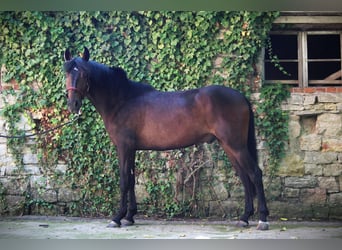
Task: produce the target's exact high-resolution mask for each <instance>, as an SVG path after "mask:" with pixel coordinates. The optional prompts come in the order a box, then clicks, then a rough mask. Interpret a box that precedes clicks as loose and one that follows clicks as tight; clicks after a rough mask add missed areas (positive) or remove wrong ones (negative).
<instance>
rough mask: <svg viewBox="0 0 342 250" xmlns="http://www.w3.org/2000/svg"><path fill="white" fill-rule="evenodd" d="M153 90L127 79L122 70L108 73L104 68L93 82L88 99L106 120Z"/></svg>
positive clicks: (110, 70) (148, 86)
mask: <svg viewBox="0 0 342 250" xmlns="http://www.w3.org/2000/svg"><path fill="white" fill-rule="evenodd" d="M151 90H154V89H153V87H152V86H150V85H147V84H142V83H137V82H134V81H131V80H129V79H127V78H126V75H125V72H124V71H123V70H121V69H120V70H113V69H109V71H108V69H105V68H102V72H101V73H100V74H98V75H97V77H94V78H93V79H92V80H91V83H90V92H89V94H88V99H89V100H90V101H91V103H92V104H93V105H94V106H95V108H96V110H97V111H98V112H99V113H100V115H101V116H102V118H103V119H106V118H107V117H112V116H113V115H115V113H116V112H118V110H119V109H120V108H121V107H122V106H124V104H125V103H126V102H129V101H130V100H131V99H133V98H136V97H138V96H141V95H144V94H145V93H146V92H149V91H151Z"/></svg>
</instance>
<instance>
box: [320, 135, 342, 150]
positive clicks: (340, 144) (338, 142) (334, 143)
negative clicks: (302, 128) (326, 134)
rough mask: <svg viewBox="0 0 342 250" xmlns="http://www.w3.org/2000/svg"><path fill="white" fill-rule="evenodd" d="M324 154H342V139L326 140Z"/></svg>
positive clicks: (323, 147)
mask: <svg viewBox="0 0 342 250" xmlns="http://www.w3.org/2000/svg"><path fill="white" fill-rule="evenodd" d="M322 151H323V152H342V139H340V138H324V139H323V142H322Z"/></svg>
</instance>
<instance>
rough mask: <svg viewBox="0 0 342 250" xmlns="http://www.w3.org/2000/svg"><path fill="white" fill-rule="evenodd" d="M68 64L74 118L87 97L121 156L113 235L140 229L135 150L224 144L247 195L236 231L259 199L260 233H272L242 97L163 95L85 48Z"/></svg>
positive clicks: (221, 92) (217, 92) (220, 91)
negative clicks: (136, 217) (127, 226)
mask: <svg viewBox="0 0 342 250" xmlns="http://www.w3.org/2000/svg"><path fill="white" fill-rule="evenodd" d="M64 59H65V63H64V70H65V72H66V89H67V92H68V108H69V110H70V111H71V112H74V113H78V112H79V111H80V108H81V106H82V99H83V98H84V97H87V98H88V99H89V100H90V101H91V103H92V104H93V105H94V106H95V108H96V110H97V111H98V112H99V114H100V115H101V117H102V119H103V121H104V125H105V128H106V130H107V132H108V134H109V136H110V139H111V140H112V142H113V143H114V144H115V145H116V148H117V152H118V157H119V166H120V191H121V199H120V209H119V212H118V213H117V214H116V215H115V216H114V217H113V220H112V222H111V223H110V224H109V225H108V226H109V227H119V226H120V225H121V220H122V219H123V218H124V219H125V223H126V224H133V223H134V219H133V216H134V215H135V214H136V213H137V204H136V198H135V191H134V185H135V174H134V171H135V166H134V160H135V152H136V150H168V149H177V148H183V147H188V146H190V145H194V144H198V143H204V142H212V141H213V140H218V142H219V143H220V145H221V146H222V148H223V150H224V151H225V153H226V154H227V155H228V157H229V159H230V161H231V163H232V165H233V167H234V169H235V170H236V172H237V174H238V175H239V177H240V179H241V181H242V184H243V186H244V190H245V212H244V214H243V215H242V216H241V218H240V221H239V222H238V225H239V226H248V219H249V217H250V216H251V215H253V213H254V206H253V199H254V197H255V196H257V200H258V210H259V224H258V227H257V229H260V230H267V229H268V223H267V216H268V214H269V212H268V209H267V206H266V199H265V194H264V188H263V183H262V172H261V170H260V168H259V167H258V164H257V150H256V141H255V130H254V115H253V111H252V109H251V104H250V103H249V101H248V100H247V99H246V98H245V97H244V96H243V95H242V94H240V93H239V92H238V91H236V90H233V89H231V88H228V87H224V86H208V87H203V88H199V89H194V90H189V91H176V92H161V91H158V90H156V89H154V88H153V87H151V86H150V85H147V84H143V83H138V82H134V81H131V80H129V79H128V78H127V76H126V72H125V71H124V70H122V69H121V68H117V67H107V66H105V65H103V64H100V63H97V62H95V61H91V60H89V51H88V49H87V48H84V52H83V56H82V57H78V58H72V55H71V53H70V51H69V50H68V49H67V50H66V51H65V53H64Z"/></svg>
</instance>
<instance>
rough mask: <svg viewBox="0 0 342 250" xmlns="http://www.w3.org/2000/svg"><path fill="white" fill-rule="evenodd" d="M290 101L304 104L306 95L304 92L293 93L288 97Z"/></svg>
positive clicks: (290, 102)
mask: <svg viewBox="0 0 342 250" xmlns="http://www.w3.org/2000/svg"><path fill="white" fill-rule="evenodd" d="M288 102H289V104H292V105H303V103H304V96H303V95H302V94H291V97H290V98H289V99H288Z"/></svg>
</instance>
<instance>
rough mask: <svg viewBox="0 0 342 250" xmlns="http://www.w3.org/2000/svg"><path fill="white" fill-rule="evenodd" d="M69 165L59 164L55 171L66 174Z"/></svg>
mask: <svg viewBox="0 0 342 250" xmlns="http://www.w3.org/2000/svg"><path fill="white" fill-rule="evenodd" d="M67 167H68V166H67V165H66V164H57V166H56V168H55V171H56V172H57V173H62V174H64V173H65V172H66V170H67Z"/></svg>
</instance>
